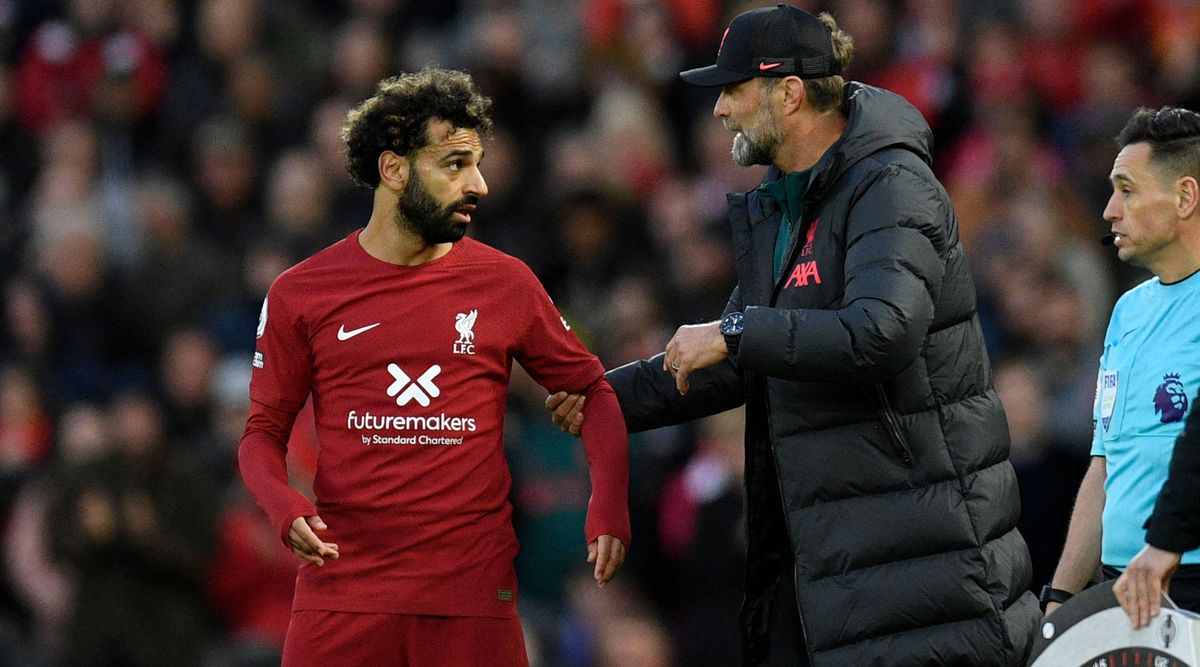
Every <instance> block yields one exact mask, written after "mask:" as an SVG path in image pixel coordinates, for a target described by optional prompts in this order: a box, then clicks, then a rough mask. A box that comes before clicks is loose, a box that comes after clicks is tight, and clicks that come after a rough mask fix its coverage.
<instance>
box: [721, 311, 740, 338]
mask: <svg viewBox="0 0 1200 667" xmlns="http://www.w3.org/2000/svg"><path fill="white" fill-rule="evenodd" d="M743 322H744V316H743V315H742V314H741V313H738V312H733V313H729V314H728V315H726V316H725V319H723V320H721V333H722V334H725V335H726V336H737V335H740V334H741V333H742V326H743Z"/></svg>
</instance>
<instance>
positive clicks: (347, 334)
mask: <svg viewBox="0 0 1200 667" xmlns="http://www.w3.org/2000/svg"><path fill="white" fill-rule="evenodd" d="M380 324H381V322H376V323H375V324H368V325H367V326H365V327H359V328H357V329H351V330H350V331H346V325H345V324H343V325H342V326H340V327H338V340H350V339H351V338H354V337H355V336H357V335H358V334H360V333H363V332H364V331H370V330H371V329H374V328H375V327H377V326H379V325H380Z"/></svg>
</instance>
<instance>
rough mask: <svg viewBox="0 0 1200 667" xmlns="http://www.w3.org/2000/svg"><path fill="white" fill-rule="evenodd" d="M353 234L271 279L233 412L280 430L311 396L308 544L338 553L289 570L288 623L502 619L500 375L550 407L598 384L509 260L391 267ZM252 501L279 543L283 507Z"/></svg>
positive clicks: (508, 530) (490, 257) (460, 254)
mask: <svg viewBox="0 0 1200 667" xmlns="http://www.w3.org/2000/svg"><path fill="white" fill-rule="evenodd" d="M358 234H359V232H355V233H353V234H351V235H350V236H348V237H347V238H345V239H343V240H342V241H340V242H338V243H336V244H334V245H333V246H330V247H329V248H327V249H325V250H324V251H322V252H320V253H318V254H316V255H314V256H313V257H311V258H309V259H307V260H305V261H303V262H301V263H300V264H297V265H296V266H295V267H293V268H291V269H289V270H288V271H286V272H285V273H283V274H282V275H281V276H280V277H279V278H278V279H277V280H276V282H275V284H274V285H273V286H272V287H271V290H270V292H269V293H268V296H267V300H266V303H265V304H264V309H263V315H262V320H261V322H260V324H259V330H258V336H259V338H258V344H257V351H256V353H255V357H254V366H255V368H254V372H253V376H252V379H251V382H250V396H251V398H252V399H253V400H254V401H256V402H259V403H262V404H264V405H266V406H269V407H271V408H275V409H277V410H280V411H283V412H285V413H288V414H291V415H294V414H295V413H296V412H297V411H298V410H299V409H300V408H301V406H302V405H303V404H304V402H305V400H306V398H307V396H308V395H309V393H310V392H311V393H312V397H313V407H314V412H315V415H316V429H317V436H318V439H319V441H320V446H321V449H320V455H319V458H318V461H317V474H316V478H315V481H314V485H313V491H314V493H315V495H316V499H317V513H318V514H320V516H321V518H322V519H324V520H325V523H326V524H327V525H328V526H329V528H328V530H326V531H324V532H322V533H320V534H319V536H320V537H321V539H322V540H324V541H326V542H333V543H336V544H337V545H338V547H339V552H340V558H339V559H338V560H331V559H326V561H325V565H324V567H315V566H312V565H309V564H302V565H301V566H300V571H299V576H298V579H297V583H296V596H295V603H294V607H293V608H294V609H297V610H300V609H321V610H335V611H356V612H382V613H404V614H429V615H452V616H511V615H514V614H515V613H516V580H515V574H514V571H513V558H514V556H515V555H516V551H517V540H516V536H515V534H514V532H513V528H512V521H511V519H512V507H511V506H510V504H509V502H508V493H509V488H510V486H511V476H510V474H509V469H508V464H507V461H506V460H505V458H504V452H503V437H502V436H503V426H504V411H505V400H506V396H507V392H508V384H509V373H510V369H511V364H512V361H513V360H514V359H516V360H517V361H518V362H519V363H520V364H521V365H522V366H523V367H524V368H525V369H526V370H527V371H529V373H530V375H531V376H532V377H533V378H534V379H536V380H537V381H538V382H539V383H540V384H542V385H543V386H544V387H545V388H546V389H548V390H550V391H551V392H553V391H558V390H566V391H570V392H573V393H582V392H584V391H585V390H586V389H587V388H588V387H589V386H591V385H593V384H594V383H596V382H597V381H600V380H602V378H603V373H604V369H603V367H602V365H601V364H600V362H599V360H597V359H596V357H595V356H594V355H592V354H591V353H590V352H588V351H587V349H586V348H585V347H584V346H583V345H582V344H581V343H580V342H579V340H578V339H577V338H576V337H575V334H574V333H572V332H571V331H570V330H569V327H568V326H567V324H566V322H565V321H564V320H563V319H562V317H561V316H560V315H559V313H558V310H557V309H556V308H555V306H554V304H553V303H552V302H551V301H550V298H549V297H548V296H547V295H546V292H545V290H544V289H543V288H542V286H541V284H540V283H539V282H538V280H537V278H536V277H535V276H534V275H533V273H532V272H531V271H530V270H529V268H528V267H527V266H525V264H524V263H522V262H521V261H519V260H517V259H515V258H513V257H510V256H508V255H505V254H504V253H501V252H500V251H498V250H495V249H493V248H490V247H488V246H486V245H483V244H481V243H479V242H477V241H474V240H472V239H470V238H464V239H463V240H461V241H459V242H458V243H456V244H455V245H454V247H453V248H452V249H451V250H450V252H449V253H448V254H446V255H445V256H443V257H441V258H439V259H437V260H434V261H432V262H428V263H426V264H422V265H419V266H398V265H394V264H389V263H387V262H383V261H380V260H378V259H375V258H374V257H372V256H370V255H369V254H367V252H366V251H365V250H364V249H363V248H362V246H361V245H360V244H359V241H358ZM610 391H611V390H610ZM614 402H615V401H614ZM289 423H290V422H289ZM623 429H624V424H621V426H620V431H621V435H623V433H624V431H623ZM248 431H249V429H248ZM585 435H586V434H585ZM620 445H621V447H622V448H623V447H624V446H625V443H624V442H621V443H620ZM243 447H245V445H243ZM279 457H280V458H282V452H280V453H279ZM622 463H623V460H622ZM272 464H273V462H272ZM256 467H257V466H256ZM593 472H595V471H594V470H593ZM261 473H262V471H261V470H256V471H255V472H251V473H250V475H257V474H261ZM243 474H247V471H246V470H245V465H243ZM249 481H250V480H249V479H248V486H251V488H252V489H254V488H256V486H257V488H258V489H259V495H260V496H261V495H266V494H264V493H263V492H262V490H261V489H262V486H261V484H259V485H252V484H250V483H249ZM258 481H261V480H258ZM275 490H276V491H278V492H279V493H292V494H295V492H294V491H291V490H290V489H285V488H284V487H283V486H282V485H281V484H280V485H278V486H277V487H276V488H275ZM622 491H623V489H622ZM297 495H298V494H297ZM610 495H616V494H610ZM621 495H622V497H621V498H619V501H620V503H624V502H625V498H624V497H623V493H622V494H621ZM609 500H610V501H612V500H614V499H611V498H610V499H609ZM259 501H260V504H262V505H263V506H264V507H265V508H268V512H271V511H272V509H271V507H270V506H272V504H273V505H274V506H275V512H274V513H275V514H277V515H278V516H272V519H273V520H275V521H276V522H278V523H281V524H282V525H279V529H280V530H281V534H284V535H286V531H287V525H289V524H290V521H291V518H292V516H294V515H295V512H294V511H293V513H292V515H290V516H285V515H286V513H287V510H286V509H279V506H280V505H287V504H288V502H289V501H284V502H282V503H281V502H279V500H278V499H272V498H261V497H260V498H259ZM610 505H611V503H610ZM292 506H293V507H295V505H294V503H293V505H292ZM625 516H626V519H625V520H626V525H627V514H626V515H625ZM616 523H618V524H619V523H620V522H619V521H617V522H616ZM606 528H611V529H612V530H611V531H609V532H610V534H614V535H618V536H621V537H622V538H623V539H625V540H627V539H628V536H627V535H622V532H626V533H627V527H626V528H623V529H622V528H621V527H618V526H606ZM581 552H582V549H581Z"/></svg>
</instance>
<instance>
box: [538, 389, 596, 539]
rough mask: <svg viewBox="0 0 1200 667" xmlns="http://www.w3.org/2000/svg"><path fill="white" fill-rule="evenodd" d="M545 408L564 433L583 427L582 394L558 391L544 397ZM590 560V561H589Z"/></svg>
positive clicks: (576, 434)
mask: <svg viewBox="0 0 1200 667" xmlns="http://www.w3.org/2000/svg"><path fill="white" fill-rule="evenodd" d="M546 409H547V410H549V411H550V419H552V420H553V421H554V425H555V426H557V427H559V428H560V429H562V430H563V432H564V433H570V434H571V435H574V436H578V435H579V430H580V429H582V428H583V395H582V394H568V393H567V392H565V391H560V392H558V393H556V394H550V395H549V396H547V397H546ZM589 562H590V561H589Z"/></svg>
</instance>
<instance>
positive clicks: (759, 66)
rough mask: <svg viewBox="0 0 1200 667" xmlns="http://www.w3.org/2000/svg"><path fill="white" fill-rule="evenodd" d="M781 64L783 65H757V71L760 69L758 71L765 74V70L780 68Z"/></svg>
mask: <svg viewBox="0 0 1200 667" xmlns="http://www.w3.org/2000/svg"><path fill="white" fill-rule="evenodd" d="M782 64H783V63H759V64H758V69H760V70H762V71H763V72H765V71H767V70H769V69H775V68H776V67H779V66H780V65H782Z"/></svg>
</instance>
